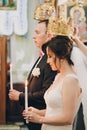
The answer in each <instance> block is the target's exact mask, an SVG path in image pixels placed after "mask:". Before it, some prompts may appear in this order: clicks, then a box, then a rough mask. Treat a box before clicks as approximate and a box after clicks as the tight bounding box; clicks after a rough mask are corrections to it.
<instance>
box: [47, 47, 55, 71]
mask: <svg viewBox="0 0 87 130" xmlns="http://www.w3.org/2000/svg"><path fill="white" fill-rule="evenodd" d="M46 51H47V56H48V58H47V63H48V64H49V65H50V66H51V68H52V70H54V71H56V70H57V67H56V56H55V54H54V53H53V52H52V51H51V50H50V49H49V48H48V47H47V49H46Z"/></svg>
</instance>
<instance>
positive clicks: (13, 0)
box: [0, 0, 17, 10]
mask: <svg viewBox="0 0 87 130" xmlns="http://www.w3.org/2000/svg"><path fill="white" fill-rule="evenodd" d="M16 8H17V0H0V10H15V9H16Z"/></svg>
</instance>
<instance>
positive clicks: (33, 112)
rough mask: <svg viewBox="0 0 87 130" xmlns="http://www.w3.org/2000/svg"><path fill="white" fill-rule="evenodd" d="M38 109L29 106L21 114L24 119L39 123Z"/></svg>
mask: <svg viewBox="0 0 87 130" xmlns="http://www.w3.org/2000/svg"><path fill="white" fill-rule="evenodd" d="M38 111H39V110H38V109H36V108H34V107H29V108H28V111H26V110H24V111H23V113H22V115H23V116H24V119H25V120H28V121H29V122H34V123H41V116H40V115H39V114H38Z"/></svg>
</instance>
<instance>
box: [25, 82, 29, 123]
mask: <svg viewBox="0 0 87 130" xmlns="http://www.w3.org/2000/svg"><path fill="white" fill-rule="evenodd" d="M27 84H28V83H27V80H26V81H25V110H26V112H27V111H28V88H27ZM26 123H28V121H27V120H26Z"/></svg>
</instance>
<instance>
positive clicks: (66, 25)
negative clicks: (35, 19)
mask: <svg viewBox="0 0 87 130" xmlns="http://www.w3.org/2000/svg"><path fill="white" fill-rule="evenodd" d="M73 28H74V23H73V19H72V18H69V20H68V21H65V20H64V19H63V18H60V17H58V16H51V17H50V18H49V23H48V29H47V30H48V33H50V34H53V35H66V36H70V35H71V34H73Z"/></svg>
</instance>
